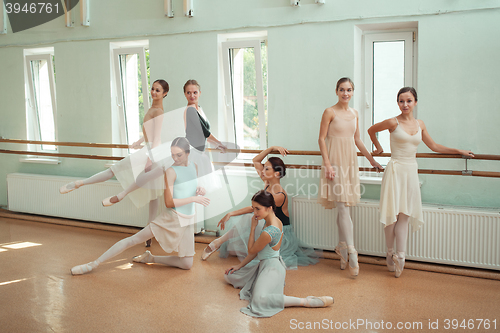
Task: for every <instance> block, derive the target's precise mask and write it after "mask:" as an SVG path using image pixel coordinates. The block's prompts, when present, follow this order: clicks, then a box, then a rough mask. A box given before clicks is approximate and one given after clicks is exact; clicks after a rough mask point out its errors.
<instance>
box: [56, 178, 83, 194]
mask: <svg viewBox="0 0 500 333" xmlns="http://www.w3.org/2000/svg"><path fill="white" fill-rule="evenodd" d="M82 185H83V181H81V180H77V181H74V182H71V183H68V184H66V185H64V186H61V187H60V188H59V193H61V194H66V193H69V192H71V191H73V190H76V189H77V188H79V187H81V186H82Z"/></svg>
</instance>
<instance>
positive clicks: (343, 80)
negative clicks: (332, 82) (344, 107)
mask: <svg viewBox="0 0 500 333" xmlns="http://www.w3.org/2000/svg"><path fill="white" fill-rule="evenodd" d="M344 82H349V83H350V84H351V86H352V90H354V82H352V80H351V79H350V78H348V77H343V78H341V79H340V80H338V81H337V87H336V88H335V91H339V87H340V85H341V84H342V83H344Z"/></svg>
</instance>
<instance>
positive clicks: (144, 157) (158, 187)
mask: <svg viewBox="0 0 500 333" xmlns="http://www.w3.org/2000/svg"><path fill="white" fill-rule="evenodd" d="M168 91H169V86H168V83H167V82H166V81H164V80H156V81H155V82H153V85H152V86H151V98H152V101H153V102H152V105H151V108H150V109H149V110H148V112H147V113H146V114H145V115H144V121H143V126H142V132H143V138H141V139H139V140H138V141H136V142H134V143H133V144H132V145H130V148H133V149H138V148H139V147H140V145H141V143H143V142H145V146H144V147H143V148H142V149H141V150H140V151H138V152H135V153H133V154H131V155H129V156H127V157H126V158H124V159H122V160H121V161H119V162H118V163H115V164H114V165H112V166H111V167H110V168H109V169H107V170H105V171H102V172H100V173H98V174H95V175H93V176H91V177H90V178H87V179H84V180H77V181H75V182H71V183H69V184H66V185H64V186H62V187H61V188H60V189H59V191H60V192H61V194H66V193H69V192H71V191H73V190H76V189H78V188H80V187H82V186H83V185H90V184H96V183H100V182H104V181H106V180H109V179H111V178H112V177H113V176H115V177H116V179H118V181H119V182H120V184H121V185H122V187H123V188H124V189H126V190H124V191H122V192H120V193H119V194H118V195H117V196H113V197H110V198H107V199H104V200H103V202H102V204H103V206H105V207H107V206H111V205H113V204H115V203H117V202H119V201H121V200H122V199H123V198H124V197H125V195H127V194H128V193H129V192H131V191H132V190H136V189H138V188H139V186H138V185H137V184H136V176H137V175H135V174H134V171H137V170H143V171H145V172H146V174H148V173H149V172H152V170H153V171H154V170H155V169H156V171H159V172H156V174H157V175H156V177H153V178H151V179H149V178H148V179H147V180H146V181H145V182H144V184H146V183H148V182H150V181H154V184H149V185H150V186H148V187H147V188H146V187H144V188H141V190H140V191H136V192H135V193H133V194H132V195H130V199H131V200H132V202H133V203H134V204H135V205H136V206H137V207H142V206H144V205H145V204H148V203H149V219H148V222H150V221H152V220H153V219H154V218H155V217H156V216H157V215H158V206H159V199H158V197H159V196H161V195H163V179H162V178H161V175H162V174H163V169H162V168H155V164H153V163H152V161H151V159H150V156H149V155H150V154H149V151H151V149H153V148H156V147H158V146H159V145H160V144H161V133H160V132H161V126H162V120H163V98H165V97H166V96H167V93H168ZM144 184H143V185H144Z"/></svg>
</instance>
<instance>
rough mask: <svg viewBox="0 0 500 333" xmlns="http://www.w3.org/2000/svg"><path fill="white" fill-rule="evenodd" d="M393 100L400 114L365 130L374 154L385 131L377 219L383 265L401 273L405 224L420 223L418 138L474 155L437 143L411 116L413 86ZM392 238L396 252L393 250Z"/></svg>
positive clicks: (447, 150) (433, 145)
mask: <svg viewBox="0 0 500 333" xmlns="http://www.w3.org/2000/svg"><path fill="white" fill-rule="evenodd" d="M397 102H398V106H399V109H400V110H401V114H400V115H399V116H397V117H394V118H389V119H386V120H384V121H382V122H380V123H377V124H375V125H373V126H372V127H370V128H369V129H368V134H370V138H371V140H372V141H373V144H374V145H375V150H374V152H373V153H374V154H381V153H382V152H383V151H384V150H383V148H382V146H381V145H380V142H379V141H378V139H377V135H376V134H377V133H378V132H381V131H385V130H389V132H390V133H391V134H390V140H391V141H390V142H391V159H390V161H389V163H388V164H387V167H386V170H385V172H384V177H383V178H382V186H381V189H380V222H382V223H383V224H384V225H385V227H384V232H385V241H386V243H387V258H386V260H387V268H388V269H389V271H391V272H394V271H395V273H394V274H395V276H396V277H399V276H401V273H402V272H403V268H404V265H405V253H406V242H407V240H408V223H410V224H411V225H412V230H413V232H415V231H417V230H418V229H420V227H421V226H422V225H423V224H424V218H423V214H422V199H421V197H420V185H419V181H418V165H417V160H416V154H417V147H418V145H419V143H420V142H421V141H424V143H425V144H426V145H427V147H429V148H430V149H431V150H432V151H435V152H437V153H442V154H461V155H463V156H465V157H469V158H470V157H474V154H473V153H472V152H471V151H470V150H462V149H455V148H448V147H445V146H443V145H440V144H437V143H435V142H434V140H432V138H431V136H430V135H429V133H428V132H427V128H426V127H425V124H424V122H423V121H422V120H417V119H415V117H414V116H413V108H414V107H415V106H416V105H417V92H416V90H415V89H414V88H411V87H404V88H401V89H400V90H399V92H398V97H397ZM394 241H396V250H397V253H394Z"/></svg>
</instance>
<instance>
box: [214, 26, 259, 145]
mask: <svg viewBox="0 0 500 333" xmlns="http://www.w3.org/2000/svg"><path fill="white" fill-rule="evenodd" d="M233 37H236V39H234V38H233V39H229V40H227V41H224V42H221V44H220V46H221V49H220V50H221V51H220V52H221V61H222V78H223V89H224V90H223V91H224V93H223V95H224V98H223V103H224V104H225V114H224V118H225V119H224V120H225V125H226V133H225V136H226V138H227V140H228V141H233V140H234V142H235V143H236V144H237V145H238V146H239V147H240V148H243V149H265V148H267V45H266V40H265V38H263V37H262V36H260V37H259V38H255V37H254V38H251V39H247V40H238V39H237V35H236V36H234V35H233Z"/></svg>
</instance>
